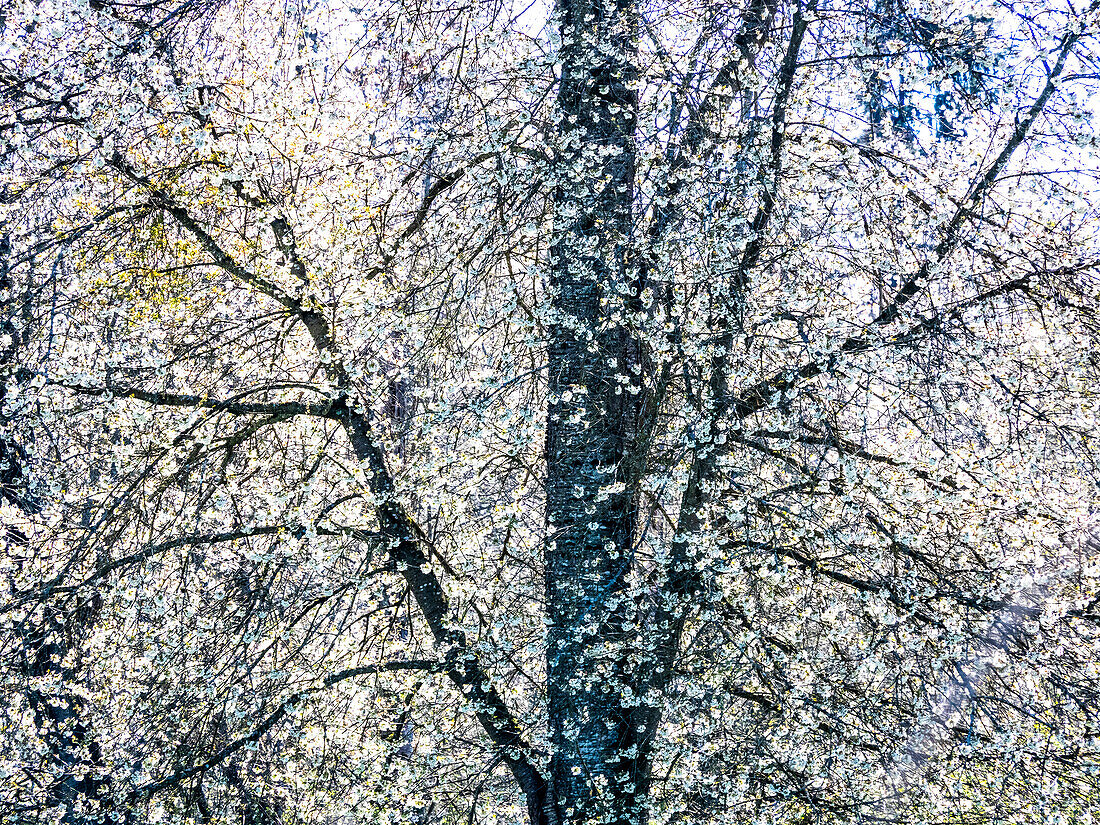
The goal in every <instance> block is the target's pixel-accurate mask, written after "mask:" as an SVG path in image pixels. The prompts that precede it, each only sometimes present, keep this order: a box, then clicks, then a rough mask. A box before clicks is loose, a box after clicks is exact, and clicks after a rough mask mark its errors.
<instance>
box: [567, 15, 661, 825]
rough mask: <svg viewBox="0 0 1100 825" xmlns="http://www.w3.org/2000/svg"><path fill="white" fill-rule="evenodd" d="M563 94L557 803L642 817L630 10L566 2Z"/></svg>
mask: <svg viewBox="0 0 1100 825" xmlns="http://www.w3.org/2000/svg"><path fill="white" fill-rule="evenodd" d="M557 20H558V24H559V25H560V27H561V28H560V30H561V36H562V37H561V65H562V69H561V73H562V74H561V85H560V89H559V94H558V107H559V116H560V122H559V127H558V147H557V148H558V157H557V170H558V177H557V180H556V182H555V183H556V188H555V192H554V242H553V247H552V259H553V260H552V269H551V286H552V290H553V295H554V298H553V302H554V304H553V305H554V310H555V319H554V324H553V327H552V333H551V339H550V347H549V355H548V363H549V390H550V403H549V416H548V424H547V451H546V459H547V479H546V507H547V527H548V537H547V547H546V589H547V597H548V604H549V607H548V612H549V620H550V627H549V630H548V636H549V638H548V646H547V668H548V674H547V675H548V684H547V688H548V699H549V722H550V730H551V745H552V748H553V754H552V758H551V763H550V772H551V776H550V779H551V785H552V793H551V795H550V797H551V798H550V799H549V800H548V803H549V806H550V808H551V810H550V811H549V812H548V814H549V816H548V818H549V819H550V820H551V821H556V822H559V823H562V825H565V823H574V822H575V823H585V824H586V825H588V823H596V822H607V823H623V824H624V825H625V823H636V822H639V821H641V820H642V819H644V811H643V804H644V803H643V798H644V794H645V790H646V784H647V783H646V781H645V773H646V771H645V770H644V769H640V768H641V766H642V765H644V762H645V760H644V758H642V757H641V756H640V755H639V751H638V747H637V746H638V744H639V743H638V741H637V739H638V737H637V731H636V728H635V725H634V724H633V722H632V719H631V714H632V711H633V707H632V704H633V703H632V701H631V699H632V697H633V696H634V689H633V688H634V686H633V685H632V684H631V679H630V678H629V677H630V671H629V668H628V667H627V663H626V655H627V652H628V651H627V648H628V647H629V644H630V639H629V636H628V624H627V622H628V614H629V610H628V606H627V604H626V599H625V596H626V593H625V590H626V588H627V585H628V581H629V565H630V561H631V558H632V548H633V541H634V533H635V524H636V515H635V514H636V510H637V506H636V500H635V495H634V492H633V490H632V489H631V488H632V485H631V484H630V483H629V478H628V475H629V468H630V466H632V464H633V458H634V456H633V454H632V453H633V450H634V449H635V443H634V437H635V434H636V427H637V418H638V407H639V404H638V400H639V399H640V397H641V393H640V387H639V384H638V382H639V381H640V378H639V375H638V373H639V369H638V363H637V362H638V353H637V345H636V341H635V339H634V337H633V336H632V335H631V334H630V332H629V331H628V327H627V326H626V324H627V323H628V322H627V313H628V312H629V311H630V310H631V309H633V305H634V303H635V300H636V295H637V293H638V286H639V285H638V284H637V283H636V280H635V278H634V277H633V276H632V274H631V264H630V260H629V255H628V254H627V249H628V247H629V242H630V234H631V228H632V222H633V215H632V201H633V187H634V170H635V145H634V138H633V133H634V127H635V114H636V109H637V101H636V97H635V93H634V91H633V89H632V80H633V71H634V69H633V63H634V60H633V56H634V50H635V37H636V33H635V19H634V10H633V7H632V2H631V0H606V2H601V0H559V2H558V5H557Z"/></svg>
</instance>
